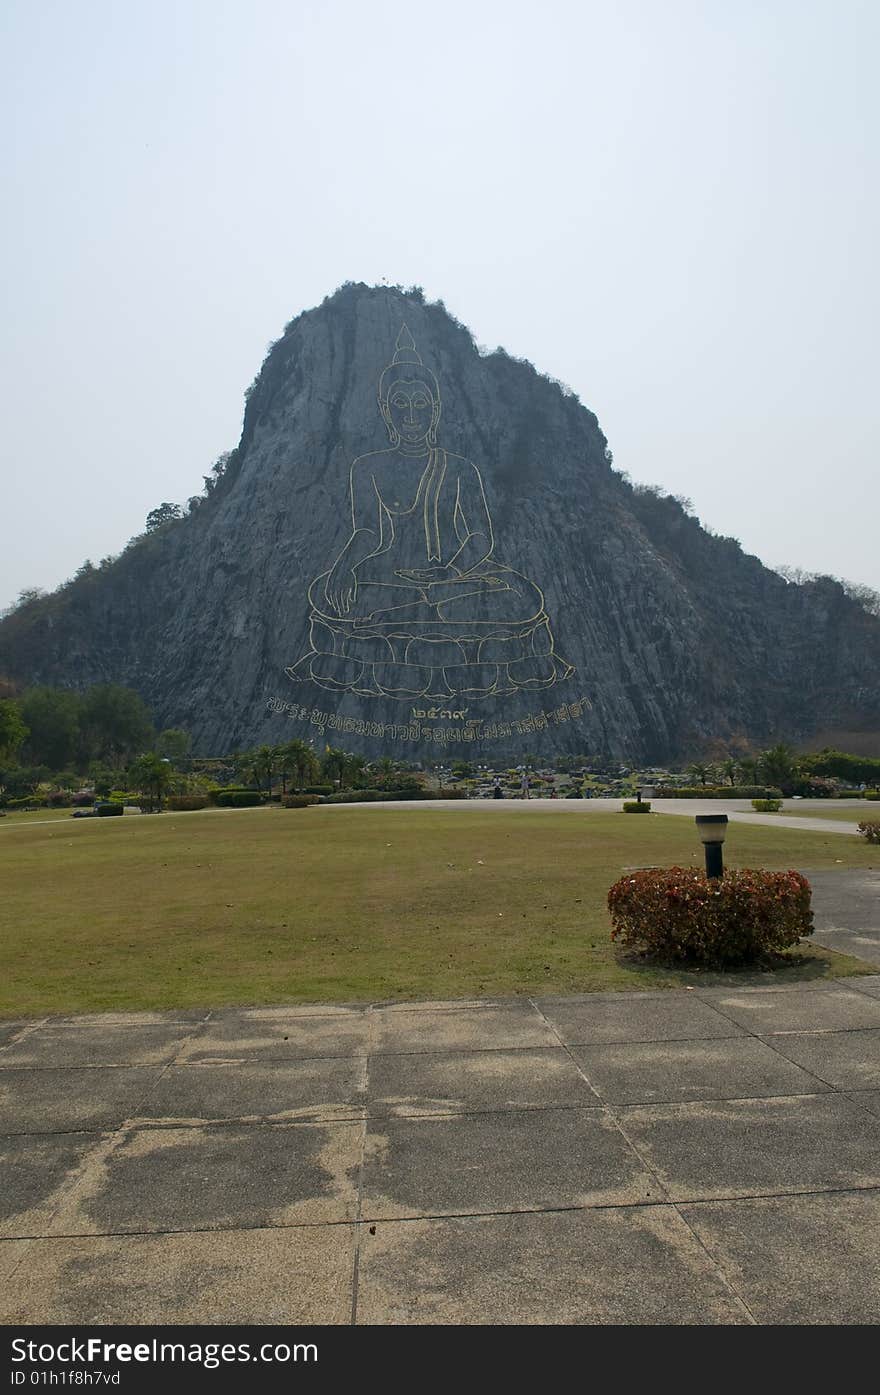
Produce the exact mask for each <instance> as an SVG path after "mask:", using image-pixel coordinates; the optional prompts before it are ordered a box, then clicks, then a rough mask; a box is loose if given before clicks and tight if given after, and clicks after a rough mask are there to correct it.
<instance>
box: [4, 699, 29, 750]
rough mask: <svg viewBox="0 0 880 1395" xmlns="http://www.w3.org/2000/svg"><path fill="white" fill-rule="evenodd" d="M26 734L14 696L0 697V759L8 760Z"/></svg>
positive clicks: (26, 730)
mask: <svg viewBox="0 0 880 1395" xmlns="http://www.w3.org/2000/svg"><path fill="white" fill-rule="evenodd" d="M27 735H28V729H27V726H26V724H25V721H24V718H23V717H22V715H21V708H20V707H19V705H18V703H17V702H16V701H15V699H14V698H0V759H3V760H10V759H11V758H12V757H13V756H14V755H15V754H16V752H17V751H18V749H19V747H20V746H21V745H22V743H23V742H24V741H25V739H26V737H27Z"/></svg>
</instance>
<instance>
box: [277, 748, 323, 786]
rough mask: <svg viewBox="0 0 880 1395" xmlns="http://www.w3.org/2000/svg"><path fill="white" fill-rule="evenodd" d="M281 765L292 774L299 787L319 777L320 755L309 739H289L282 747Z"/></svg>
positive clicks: (281, 767) (286, 771)
mask: <svg viewBox="0 0 880 1395" xmlns="http://www.w3.org/2000/svg"><path fill="white" fill-rule="evenodd" d="M280 760H281V765H280V767H279V768H280V769H283V770H284V771H285V773H286V774H288V775H292V776H293V779H294V783H295V785H296V788H297V789H302V787H303V785H307V784H309V782H310V781H314V780H315V779H317V776H318V770H319V761H318V757H317V756H316V755H315V753H314V751H313V750H312V748H311V746H310V745H309V743H308V742H307V741H300V740H299V739H297V740H294V741H288V742H287V744H286V745H285V746H282V747H281V757H280Z"/></svg>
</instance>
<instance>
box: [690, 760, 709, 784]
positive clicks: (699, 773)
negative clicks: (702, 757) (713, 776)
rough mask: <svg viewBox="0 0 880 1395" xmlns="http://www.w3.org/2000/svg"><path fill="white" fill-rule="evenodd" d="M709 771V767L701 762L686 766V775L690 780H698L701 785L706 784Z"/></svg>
mask: <svg viewBox="0 0 880 1395" xmlns="http://www.w3.org/2000/svg"><path fill="white" fill-rule="evenodd" d="M709 770H710V767H709V766H708V765H706V764H704V762H703V761H694V763H693V765H689V766H688V774H689V775H690V777H691V779H692V780H699V782H700V784H701V785H706V784H708V782H709Z"/></svg>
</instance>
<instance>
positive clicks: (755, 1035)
mask: <svg viewBox="0 0 880 1395" xmlns="http://www.w3.org/2000/svg"><path fill="white" fill-rule="evenodd" d="M717 1011H718V1012H720V1013H721V1016H722V1017H727V1018H728V1021H732V1020H733V1019H732V1018H730V1017H729V1016H728V1014H727V1013H725V1012H723V1011H722V1009H721V1008H718V1009H717ZM848 1030H849V1031H871V1030H872V1029H871V1028H859V1027H853V1028H849V1029H846V1028H844V1029H843V1033H844V1035H845V1034H846V1032H847V1031H848ZM743 1031H745V1032H746V1033H747V1034H748V1036H749V1037H750V1038H751V1039H752V1041H758V1042H761V1043H763V1045H764V1046H768V1047H769V1048H770V1050H771V1051H773V1052H774V1053H775V1054H776V1055H777V1056H778V1057H780V1059H781V1060H783V1061H788V1063H789V1065H796V1066H797V1067H798V1069H799V1070H802V1071H803V1072H804V1074H805V1075H807V1076H809V1078H810V1079H811V1080H816V1081H818V1082H819V1083H820V1084H822V1085H827V1086H828V1088H829V1089H830V1090H831V1091H833V1092H834V1093H837V1094H839V1093H840V1091H838V1090H835V1087H834V1085H832V1084H831V1082H830V1081H829V1080H826V1079H825V1078H824V1076H821V1075H819V1073H818V1071H815V1070H810V1068H809V1067H808V1066H804V1065H802V1064H801V1062H800V1061H792V1060H791V1058H790V1057H789V1056H786V1054H785V1052H784V1051H782V1050H780V1048H779V1046H778V1045H775V1044H774V1043H775V1040H776V1038H775V1037H773V1036H762V1035H761V1034H760V1032H753V1031H750V1030H749V1028H748V1027H744V1028H743ZM823 1035H825V1034H824V1033H823ZM828 1035H829V1036H830V1035H835V1034H833V1033H828ZM823 1093H825V1092H824V1091H823ZM776 1098H779V1099H784V1098H785V1096H783V1095H779V1096H777V1097H776Z"/></svg>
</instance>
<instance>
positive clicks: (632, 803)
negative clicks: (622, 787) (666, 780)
mask: <svg viewBox="0 0 880 1395" xmlns="http://www.w3.org/2000/svg"><path fill="white" fill-rule="evenodd" d="M623 812H624V813H625V814H650V812H651V804H650V801H649V800H644V799H643V800H642V802H641V804H640V803H639V801H638V800H637V799H629V800H627V801H626V803H625V804H624V806H623Z"/></svg>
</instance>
